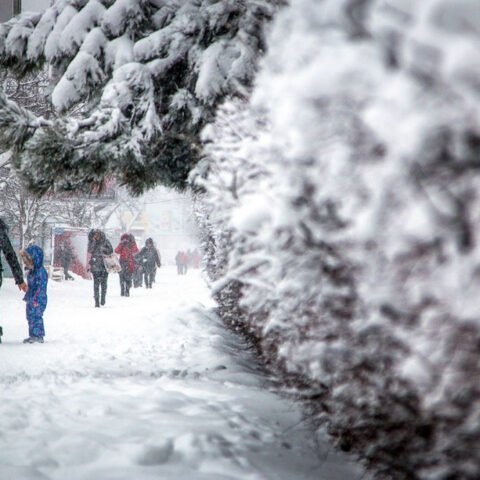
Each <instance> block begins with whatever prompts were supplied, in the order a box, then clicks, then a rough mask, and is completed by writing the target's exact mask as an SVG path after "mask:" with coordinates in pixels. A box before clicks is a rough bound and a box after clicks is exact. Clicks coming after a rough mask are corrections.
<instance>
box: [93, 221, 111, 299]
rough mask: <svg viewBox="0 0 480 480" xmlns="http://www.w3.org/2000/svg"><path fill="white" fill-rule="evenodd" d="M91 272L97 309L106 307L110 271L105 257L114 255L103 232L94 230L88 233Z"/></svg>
mask: <svg viewBox="0 0 480 480" xmlns="http://www.w3.org/2000/svg"><path fill="white" fill-rule="evenodd" d="M88 253H89V256H90V259H89V261H88V263H89V271H90V272H92V275H93V298H94V300H95V307H96V308H98V307H100V305H105V299H106V296H107V284H108V271H107V269H106V268H105V262H104V257H105V256H106V255H111V254H112V253H113V247H112V244H111V243H110V241H109V240H108V239H107V237H106V236H105V233H103V232H102V231H101V230H98V229H93V230H90V232H89V233H88Z"/></svg>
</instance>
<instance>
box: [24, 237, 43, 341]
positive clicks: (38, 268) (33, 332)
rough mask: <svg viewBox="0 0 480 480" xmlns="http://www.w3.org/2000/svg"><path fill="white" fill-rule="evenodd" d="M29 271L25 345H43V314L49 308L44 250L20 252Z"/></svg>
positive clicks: (28, 248)
mask: <svg viewBox="0 0 480 480" xmlns="http://www.w3.org/2000/svg"><path fill="white" fill-rule="evenodd" d="M20 255H21V257H22V259H23V262H24V263H25V266H26V267H27V269H28V275H27V284H28V290H27V293H26V294H25V297H24V298H23V299H24V300H25V301H26V302H27V321H28V338H26V339H25V340H24V341H23V343H43V337H44V336H45V329H44V326H43V312H44V311H45V308H46V307H47V283H48V275H47V271H46V270H45V268H44V267H43V250H42V249H41V248H40V247H39V246H37V245H30V246H29V247H27V248H26V249H25V250H22V251H21V252H20Z"/></svg>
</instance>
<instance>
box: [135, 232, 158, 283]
mask: <svg viewBox="0 0 480 480" xmlns="http://www.w3.org/2000/svg"><path fill="white" fill-rule="evenodd" d="M138 256H139V258H140V261H141V264H142V267H143V272H144V273H143V274H144V277H145V288H152V284H153V281H154V278H155V273H156V270H157V267H159V268H160V267H161V266H162V264H161V262H160V255H159V253H158V250H157V249H156V248H155V245H154V243H153V240H152V239H151V238H147V240H145V246H144V247H143V248H142V249H141V250H140V253H139V254H138Z"/></svg>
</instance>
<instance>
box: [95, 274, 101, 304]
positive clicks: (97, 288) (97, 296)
mask: <svg viewBox="0 0 480 480" xmlns="http://www.w3.org/2000/svg"><path fill="white" fill-rule="evenodd" d="M93 298H94V299H95V306H96V307H99V306H100V273H97V272H95V273H94V274H93Z"/></svg>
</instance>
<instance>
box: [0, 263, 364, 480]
mask: <svg viewBox="0 0 480 480" xmlns="http://www.w3.org/2000/svg"><path fill="white" fill-rule="evenodd" d="M110 277H111V278H110V279H109V294H108V296H107V305H106V307H105V308H101V309H95V308H93V298H92V292H91V290H92V286H91V283H90V282H87V281H83V280H81V279H77V280H76V281H74V282H63V283H55V282H50V285H49V306H48V307H47V312H46V315H45V326H46V333H47V337H46V343H45V344H43V345H23V344H21V340H22V339H23V338H24V337H25V336H26V334H27V327H26V321H25V320H24V303H23V302H22V301H21V295H20V292H18V290H16V287H15V286H14V285H13V282H12V280H10V279H6V280H5V281H4V285H3V287H2V289H1V290H0V325H3V327H4V337H3V342H4V343H2V344H1V345H0V367H1V370H0V392H1V397H0V400H1V401H0V479H1V480H34V479H35V480H37V479H38V480H40V479H55V480H57V479H58V480H65V479H68V480H76V479H84V480H143V479H166V480H169V479H175V480H180V479H188V480H197V479H198V480H200V479H212V480H213V479H241V480H253V479H262V480H263V479H272V480H280V479H285V480H287V479H288V480H290V479H320V480H328V479H338V480H349V479H360V478H361V470H360V469H359V468H358V467H356V466H355V465H354V464H352V463H351V460H348V459H347V458H346V457H343V456H337V455H335V454H333V452H331V451H330V449H329V447H328V446H325V450H324V452H323V454H318V453H316V452H315V448H316V446H315V442H314V438H313V436H312V434H311V432H309V431H308V429H307V428H306V427H305V424H304V422H302V421H301V417H300V412H299V409H298V407H296V406H295V405H294V404H293V403H292V402H290V401H289V400H287V399H284V398H281V397H279V396H278V395H276V394H275V393H274V392H273V389H272V388H271V387H270V388H268V383H267V382H268V380H267V379H266V378H265V376H264V375H263V374H262V372H260V371H259V370H258V369H256V367H255V363H254V361H253V360H252V358H251V356H250V355H249V353H248V352H247V351H245V350H244V349H242V348H241V346H240V348H239V340H238V339H237V338H236V337H235V336H233V335H232V334H230V333H229V332H227V331H225V330H224V329H223V328H222V327H221V325H220V324H219V322H218V320H217V319H216V317H215V316H214V315H212V313H211V312H210V310H209V309H210V308H211V307H212V304H211V301H210V300H209V297H208V291H207V288H206V287H205V285H204V283H203V282H202V281H201V279H200V276H199V274H198V272H189V274H188V275H187V276H184V277H177V276H176V275H175V274H174V271H173V268H171V267H166V268H162V269H161V270H160V272H159V274H158V276H157V283H156V285H154V289H152V290H145V289H136V290H133V291H132V297H130V298H123V297H120V296H119V286H118V284H117V283H118V279H117V278H116V276H113V275H111V276H110Z"/></svg>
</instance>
